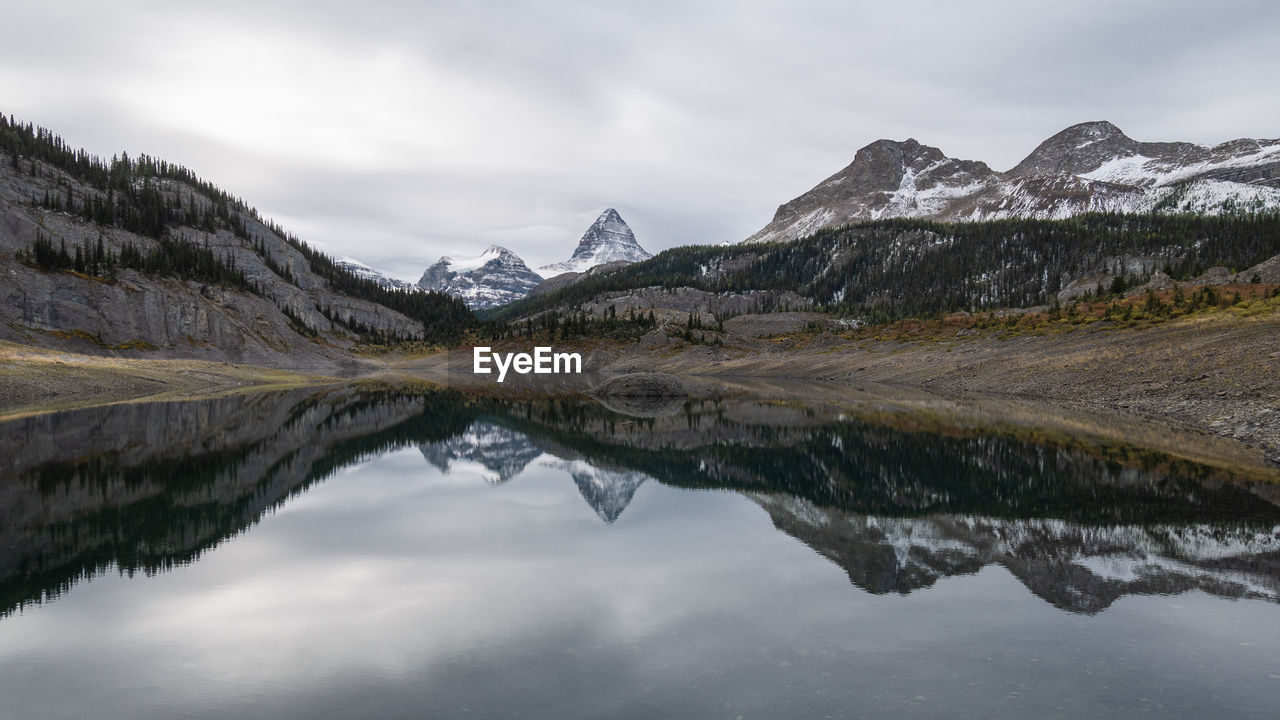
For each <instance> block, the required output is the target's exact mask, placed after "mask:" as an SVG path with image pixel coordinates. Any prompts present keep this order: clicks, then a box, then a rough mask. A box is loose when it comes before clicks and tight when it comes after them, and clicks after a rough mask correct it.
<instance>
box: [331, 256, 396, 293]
mask: <svg viewBox="0 0 1280 720" xmlns="http://www.w3.org/2000/svg"><path fill="white" fill-rule="evenodd" d="M334 264H335V265H337V266H338V267H340V268H342V269H343V270H346V271H347V272H349V273H351V274H352V275H355V276H356V277H358V278H362V279H364V280H372V281H374V282H376V283H378V284H379V285H381V286H382V287H384V288H386V289H388V290H412V289H413V287H414V286H413V283H410V282H405V281H404V280H397V279H396V278H393V277H390V276H388V275H385V274H384V273H382V272H381V271H380V270H375V269H374V268H372V267H370V266H368V265H365V264H364V263H362V262H360V261H359V260H356V259H355V258H350V257H344V258H339V259H338V260H335V261H334Z"/></svg>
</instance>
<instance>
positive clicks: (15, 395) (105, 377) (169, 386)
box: [0, 342, 341, 420]
mask: <svg viewBox="0 0 1280 720" xmlns="http://www.w3.org/2000/svg"><path fill="white" fill-rule="evenodd" d="M336 382H341V379H340V378H336V377H331V376H327V375H320V374H308V373H304V372H295V371H292V370H285V369H279V368H264V367H257V366H253V365H232V364H230V363H225V362H211V361H207V360H174V359H151V358H117V357H101V356H95V355H83V354H78V353H69V352H62V351H58V350H48V349H44V348H37V347H31V346H29V345H19V344H16V343H10V342H0V420H10V419H14V418H18V417H23V416H27V415H36V414H40V413H46V412H55V411H59V410H71V409H75V408H82V407H91V406H95V405H109V404H112V403H120V402H139V401H163V400H190V399H196V398H206V397H214V396H217V395H220V394H224V393H233V392H241V391H245V390H270V389H277V388H279V389H284V388H290V387H301V386H306V385H324V384H330V383H336Z"/></svg>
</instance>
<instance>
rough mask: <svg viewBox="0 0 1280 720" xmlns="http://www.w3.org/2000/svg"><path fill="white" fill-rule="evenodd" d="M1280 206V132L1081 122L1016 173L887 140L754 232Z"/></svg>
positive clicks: (763, 235) (768, 235)
mask: <svg viewBox="0 0 1280 720" xmlns="http://www.w3.org/2000/svg"><path fill="white" fill-rule="evenodd" d="M1274 209H1280V140H1249V139H1244V140H1232V141H1230V142H1225V143H1222V144H1220V145H1215V146H1213V147H1206V146H1202V145H1195V144H1192V143H1179V142H1172V143H1145V142H1137V141H1135V140H1133V139H1131V138H1129V137H1128V136H1126V135H1125V134H1124V133H1123V132H1121V131H1120V129H1119V128H1117V127H1116V126H1115V125H1112V124H1111V123H1109V122H1090V123H1082V124H1079V125H1073V126H1071V127H1069V128H1067V129H1066V130H1063V131H1062V132H1060V133H1058V134H1057V135H1054V136H1053V137H1051V138H1049V139H1048V140H1046V141H1044V142H1043V143H1041V144H1040V146H1039V147H1037V148H1036V149H1035V150H1034V151H1033V152H1032V153H1031V154H1030V155H1028V156H1027V157H1026V158H1025V159H1023V160H1022V162H1020V163H1018V165H1016V166H1015V167H1014V168H1013V169H1011V170H1009V171H1007V172H1003V173H1001V172H996V171H994V170H992V169H991V168H990V167H988V166H987V165H986V164H985V163H982V162H977V161H972V160H957V159H955V158H950V157H947V156H946V155H944V154H943V153H942V151H941V150H939V149H938V148H934V147H929V146H927V145H922V144H921V143H919V142H917V141H916V140H914V139H909V140H905V141H901V142H899V141H894V140H877V141H876V142H873V143H871V144H870V145H867V146H866V147H864V148H862V149H861V150H859V151H858V152H857V154H856V155H855V156H854V159H853V162H852V163H850V164H849V165H848V166H847V167H845V168H844V169H843V170H841V171H840V172H838V173H836V174H835V175H832V176H831V177H829V178H827V179H826V180H823V181H822V182H821V183H819V184H818V185H817V186H815V187H814V188H813V189H812V190H810V191H808V192H806V193H804V194H803V195H801V196H799V197H797V198H795V199H794V200H791V201H790V202H787V203H785V204H783V205H781V206H780V207H779V208H778V210H777V213H775V215H774V218H773V220H772V221H771V222H770V223H769V224H768V225H766V226H765V227H764V228H763V229H761V230H760V231H759V232H757V233H755V234H754V235H752V236H751V237H749V238H747V240H746V242H757V241H759V242H768V241H775V240H794V239H796V238H799V237H803V236H805V235H808V234H811V233H813V232H816V231H818V230H821V229H823V228H827V227H834V226H838V225H843V224H847V223H850V222H857V221H863V220H878V219H882V218H921V219H929V220H942V221H963V220H998V219H1005V218H1015V217H1026V218H1042V219H1062V218H1067V217H1071V216H1073V215H1077V214H1080V213H1085V212H1139V213H1140V212H1152V211H1157V212H1196V213H1205V214H1220V213H1227V212H1236V211H1259V210H1274Z"/></svg>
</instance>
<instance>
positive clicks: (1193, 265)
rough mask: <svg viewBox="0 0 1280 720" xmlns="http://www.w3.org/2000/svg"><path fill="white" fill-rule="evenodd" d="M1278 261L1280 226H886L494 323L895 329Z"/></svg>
mask: <svg viewBox="0 0 1280 720" xmlns="http://www.w3.org/2000/svg"><path fill="white" fill-rule="evenodd" d="M1277 254H1280V215H1278V214H1274V213H1268V214H1239V215H1221V216H1203V215H1160V214H1146V215H1111V214H1091V215H1081V216H1077V217H1075V218H1071V219H1067V220H1029V219H1019V220H997V221H989V222H974V223H936V222H929V221H922V220H905V219H900V220H882V221H874V222H866V223H859V224H854V225H849V226H846V227H842V228H836V229H831V230H823V231H820V232H818V233H815V234H813V235H810V236H808V237H804V238H801V239H799V240H796V241H793V242H783V243H770V244H754V245H742V246H732V247H698V246H694V247H684V248H675V249H672V250H668V251H666V252H663V253H661V254H659V255H657V256H656V257H654V258H652V259H650V260H647V261H644V262H640V263H636V264H634V265H629V266H626V267H623V268H621V269H619V270H616V271H614V272H611V273H608V274H604V275H599V276H593V277H588V278H584V279H583V280H581V281H580V282H578V283H576V284H574V285H570V286H568V287H565V288H561V289H559V290H556V291H553V292H550V293H547V294H544V295H539V296H536V297H532V298H528V299H526V300H523V301H520V302H517V303H514V304H512V305H510V306H508V307H507V308H504V309H503V310H502V311H500V312H499V313H497V314H495V316H494V317H495V318H497V319H504V318H517V317H521V316H524V315H528V314H533V313H537V312H541V311H543V310H547V309H551V308H564V307H573V306H574V305H576V304H579V303H583V302H585V301H587V300H590V299H591V298H594V297H596V296H599V295H601V294H606V293H622V292H626V291H630V290H635V289H639V288H645V287H653V286H659V287H664V288H676V287H692V288H698V289H701V290H706V291H711V292H743V291H748V290H766V291H777V292H783V291H788V290H792V291H795V292H798V293H800V294H801V295H804V296H806V297H810V298H812V299H813V300H814V301H815V303H816V304H817V306H818V307H819V308H822V309H826V310H829V311H834V312H843V313H850V314H855V315H862V316H866V317H869V318H871V319H891V318H897V317H904V316H910V315H919V314H930V313H936V312H947V311H953V310H960V309H966V310H968V309H976V308H994V307H1026V306H1032V305H1041V304H1049V303H1051V302H1052V301H1053V300H1054V298H1055V296H1056V294H1057V293H1058V292H1059V291H1060V290H1062V289H1063V288H1064V287H1066V286H1067V285H1069V284H1070V283H1072V282H1073V281H1077V280H1080V279H1082V278H1089V277H1096V282H1097V283H1098V285H1099V286H1100V287H1099V289H1101V290H1102V291H1103V292H1110V291H1112V290H1113V289H1119V288H1124V287H1132V286H1133V285H1136V284H1139V283H1141V282H1145V280H1146V279H1147V278H1148V277H1149V276H1150V275H1151V274H1152V273H1153V272H1154V271H1156V270H1163V271H1165V272H1167V273H1169V274H1170V275H1172V276H1174V277H1175V278H1180V277H1190V276H1195V275H1198V274H1199V273H1200V272H1202V271H1203V270H1206V269H1208V268H1210V267H1213V266H1226V267H1228V268H1231V269H1233V270H1243V269H1245V268H1248V267H1250V266H1252V265H1255V264H1257V263H1259V262H1261V261H1263V260H1265V259H1267V258H1269V257H1272V256H1274V255H1277Z"/></svg>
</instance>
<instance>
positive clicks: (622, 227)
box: [538, 208, 653, 278]
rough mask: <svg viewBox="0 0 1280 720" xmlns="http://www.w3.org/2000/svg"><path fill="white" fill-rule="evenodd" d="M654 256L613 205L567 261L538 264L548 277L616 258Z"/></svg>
mask: <svg viewBox="0 0 1280 720" xmlns="http://www.w3.org/2000/svg"><path fill="white" fill-rule="evenodd" d="M651 257H653V255H651V254H650V253H648V252H646V251H645V249H644V248H642V247H640V243H638V242H636V236H635V233H633V232H631V228H630V227H629V226H628V225H627V223H626V221H624V220H623V219H622V216H621V215H619V214H618V211H617V210H614V209H613V208H609V209H607V210H605V211H604V212H602V213H600V217H598V218H596V221H595V222H594V223H591V227H589V228H587V231H586V232H585V233H583V235H582V239H581V240H579V241H578V247H576V248H574V250H573V255H572V256H571V257H570V258H569V259H568V260H566V261H564V262H560V263H555V264H552V265H545V266H543V267H540V268H538V272H540V273H542V275H543V276H544V277H547V278H553V277H555V276H557V275H561V274H563V273H570V272H573V273H581V272H586V271H587V270H590V269H591V268H593V267H595V266H597V265H603V264H605V263H616V262H629V263H632V262H640V261H641V260H648V259H649V258H651Z"/></svg>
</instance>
